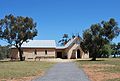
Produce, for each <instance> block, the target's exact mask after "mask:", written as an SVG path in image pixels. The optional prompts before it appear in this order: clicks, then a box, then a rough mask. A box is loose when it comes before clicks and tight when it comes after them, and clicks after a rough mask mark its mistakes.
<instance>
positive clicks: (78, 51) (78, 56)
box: [77, 49, 81, 58]
mask: <svg viewBox="0 0 120 81" xmlns="http://www.w3.org/2000/svg"><path fill="white" fill-rule="evenodd" d="M77 58H81V56H80V50H79V49H78V50H77Z"/></svg>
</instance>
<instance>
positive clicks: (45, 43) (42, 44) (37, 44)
mask: <svg viewBox="0 0 120 81" xmlns="http://www.w3.org/2000/svg"><path fill="white" fill-rule="evenodd" d="M77 39H78V37H75V38H74V39H71V40H69V42H68V43H67V44H66V45H65V46H56V42H55V40H29V42H24V43H23V44H22V46H21V47H22V48H56V49H65V48H67V47H69V46H71V45H72V44H73V43H75V41H76V40H77ZM12 48H15V47H14V46H12Z"/></svg>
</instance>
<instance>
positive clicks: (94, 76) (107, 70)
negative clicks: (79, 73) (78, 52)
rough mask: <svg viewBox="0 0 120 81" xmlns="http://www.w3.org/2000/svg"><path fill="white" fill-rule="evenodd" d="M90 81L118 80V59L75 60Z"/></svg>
mask: <svg viewBox="0 0 120 81" xmlns="http://www.w3.org/2000/svg"><path fill="white" fill-rule="evenodd" d="M77 65H78V66H79V67H80V68H81V67H82V68H83V69H84V71H85V72H86V74H87V75H88V76H89V78H90V80H91V81H116V79H117V80H118V81H120V59H119V58H117V59H114V58H108V59H98V61H77Z"/></svg>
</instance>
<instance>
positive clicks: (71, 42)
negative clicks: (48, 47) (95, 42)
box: [56, 37, 78, 49]
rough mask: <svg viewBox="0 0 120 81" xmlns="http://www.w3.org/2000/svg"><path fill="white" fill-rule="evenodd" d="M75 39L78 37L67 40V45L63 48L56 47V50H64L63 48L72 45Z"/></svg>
mask: <svg viewBox="0 0 120 81" xmlns="http://www.w3.org/2000/svg"><path fill="white" fill-rule="evenodd" d="M77 39H78V37H75V38H73V39H71V40H69V41H68V43H67V44H65V46H58V47H56V49H65V48H67V47H69V46H71V45H72V44H73V43H75V41H76V40H77Z"/></svg>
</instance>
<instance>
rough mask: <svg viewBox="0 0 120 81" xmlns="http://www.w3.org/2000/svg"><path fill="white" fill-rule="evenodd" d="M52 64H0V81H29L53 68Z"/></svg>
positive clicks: (25, 62) (38, 62) (39, 62)
mask: <svg viewBox="0 0 120 81" xmlns="http://www.w3.org/2000/svg"><path fill="white" fill-rule="evenodd" d="M53 64H54V63H52V62H41V61H37V62H27V61H24V62H0V81H30V80H31V79H33V78H34V77H36V76H41V75H43V74H44V72H45V71H46V70H47V69H48V68H50V67H52V66H53Z"/></svg>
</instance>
